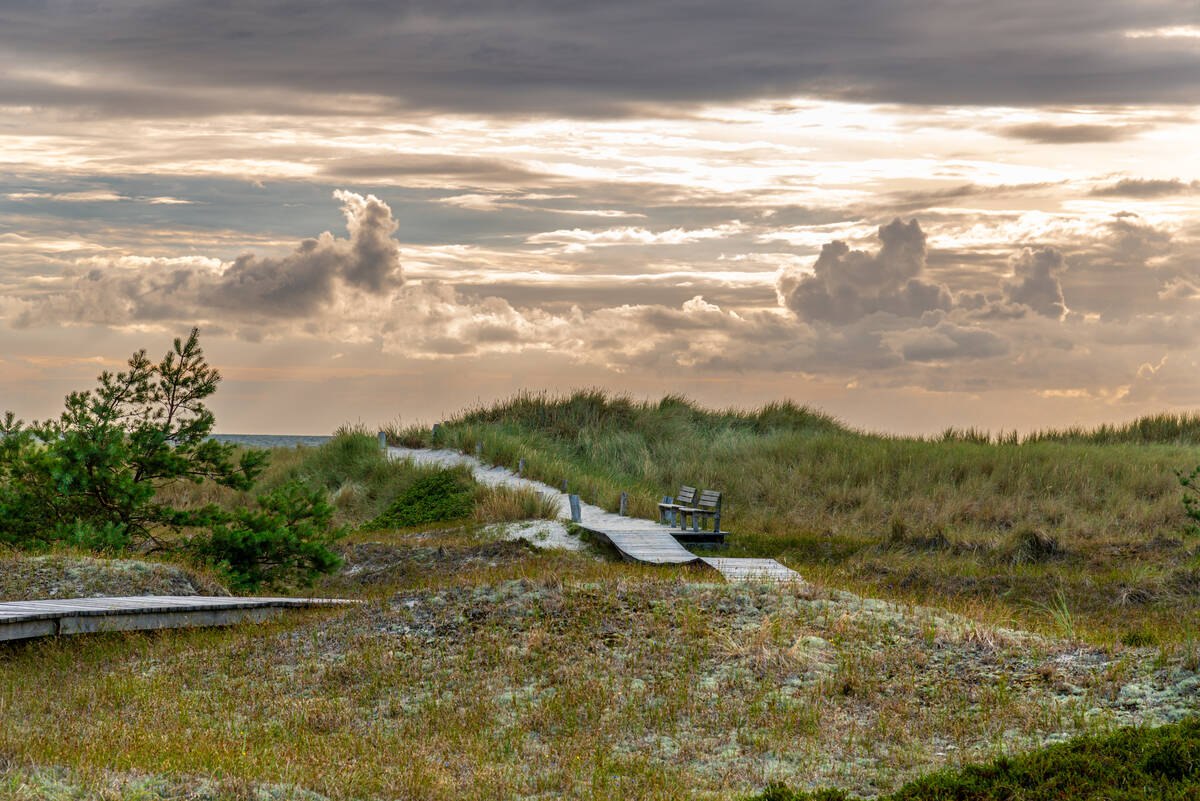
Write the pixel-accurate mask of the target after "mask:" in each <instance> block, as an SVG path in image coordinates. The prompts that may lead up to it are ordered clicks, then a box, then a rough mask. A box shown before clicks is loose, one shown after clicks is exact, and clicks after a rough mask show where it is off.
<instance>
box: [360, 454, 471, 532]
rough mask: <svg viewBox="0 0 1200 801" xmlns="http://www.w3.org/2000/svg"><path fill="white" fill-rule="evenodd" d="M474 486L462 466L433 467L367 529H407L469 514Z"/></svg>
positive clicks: (457, 518) (468, 473)
mask: <svg viewBox="0 0 1200 801" xmlns="http://www.w3.org/2000/svg"><path fill="white" fill-rule="evenodd" d="M475 493H476V485H475V482H474V480H473V479H472V478H471V474H470V472H469V471H468V470H467V469H466V468H463V467H456V468H452V469H448V470H435V471H434V472H432V473H429V474H427V475H425V476H422V477H421V478H419V479H417V480H416V481H415V482H413V484H412V485H411V486H409V487H408V489H406V490H404V491H403V492H402V493H400V495H398V496H397V497H396V499H395V500H394V501H393V502H392V504H391V505H390V506H388V508H387V510H385V511H384V512H383V514H381V515H379V517H377V518H375V519H374V520H373V521H371V522H370V523H369V524H368V525H367V527H368V528H407V527H409V526H419V525H424V524H426V523H442V522H445V521H447V520H459V519H462V518H465V517H469V516H470V515H471V513H472V511H473V510H474V507H475Z"/></svg>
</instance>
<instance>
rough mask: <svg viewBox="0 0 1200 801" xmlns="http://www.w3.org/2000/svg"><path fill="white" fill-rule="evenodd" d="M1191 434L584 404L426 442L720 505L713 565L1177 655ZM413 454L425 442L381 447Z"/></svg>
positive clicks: (1185, 643) (637, 507) (518, 408)
mask: <svg viewBox="0 0 1200 801" xmlns="http://www.w3.org/2000/svg"><path fill="white" fill-rule="evenodd" d="M1196 429H1197V425H1196V424H1195V420H1193V419H1192V418H1178V417H1170V416H1161V417H1158V418H1150V419H1148V420H1147V421H1144V423H1135V424H1131V425H1128V426H1123V427H1109V428H1107V429H1100V430H1097V431H1096V432H1091V433H1090V434H1089V432H1081V431H1062V432H1041V433H1038V434H1036V435H1031V436H1029V437H1026V438H1024V439H1022V438H1017V437H1014V436H1011V435H1006V436H1002V437H998V438H997V437H988V436H986V435H984V434H982V433H980V432H971V431H950V432H947V434H946V435H945V436H942V437H937V438H904V437H886V436H879V435H873V434H869V433H864V432H859V431H853V430H849V429H847V428H845V427H843V426H840V425H838V424H837V423H836V422H835V421H833V420H831V419H830V418H828V417H827V416H825V415H822V414H820V413H817V412H814V411H812V410H810V409H806V408H803V407H797V406H793V405H790V404H786V403H784V404H774V405H770V406H767V407H764V408H763V409H760V410H758V411H755V412H736V411H708V410H704V409H700V408H698V407H696V406H694V405H693V404H690V403H688V402H687V401H686V400H684V399H681V398H675V397H668V398H664V399H663V400H662V401H661V402H659V403H637V402H633V401H630V400H628V399H626V398H622V397H617V396H607V395H604V394H603V393H599V392H580V393H576V394H574V395H572V396H569V397H562V398H554V397H547V396H533V395H522V396H518V397H516V398H514V399H512V400H510V401H507V402H504V403H499V404H496V405H494V406H490V407H485V408H479V409H474V410H470V411H467V412H464V413H463V414H460V415H458V416H456V417H454V418H452V419H450V420H448V421H446V422H445V423H443V424H442V425H441V426H440V428H439V442H438V444H441V445H445V446H449V447H455V448H458V449H460V450H464V451H467V452H472V451H473V450H474V448H475V447H476V443H479V444H480V445H481V446H482V449H483V454H484V456H485V458H486V459H488V460H489V461H492V462H494V463H498V464H504V465H506V466H509V467H515V466H516V463H517V461H518V460H519V459H521V458H525V459H526V468H525V473H526V475H530V476H532V477H536V478H539V479H541V480H544V481H546V482H547V483H550V484H552V485H554V486H558V485H560V484H561V483H562V482H563V481H564V480H565V481H567V482H568V484H569V485H570V486H571V487H572V488H573V489H574V490H575V491H577V492H579V493H580V494H582V495H583V496H584V499H585V500H588V501H595V502H597V503H598V504H599V505H601V506H604V507H606V508H609V509H613V510H615V509H616V507H617V504H618V499H619V495H620V492H622V491H625V492H628V493H629V495H630V506H631V510H632V512H633V513H634V514H637V515H640V516H644V517H653V516H654V513H655V506H654V505H655V504H656V503H657V501H658V500H660V499H661V496H662V495H664V494H673V493H674V491H675V489H676V488H677V487H679V486H680V485H681V484H685V483H686V484H695V485H700V486H703V487H710V488H717V489H721V490H724V491H725V493H726V504H727V505H726V513H725V519H724V522H725V524H726V527H727V528H730V529H732V530H734V531H735V532H736V535H737V536H735V537H733V538H731V545H730V549H729V551H728V554H729V555H731V556H769V557H774V558H777V559H780V560H781V561H784V562H785V563H786V564H788V565H789V566H791V567H793V568H795V569H797V570H799V571H800V572H801V573H802V574H805V575H809V574H813V575H819V576H820V577H821V578H822V579H823V580H825V581H828V582H832V583H840V584H842V585H844V586H847V587H849V588H853V589H855V590H857V591H862V592H866V593H869V594H871V595H878V596H883V597H890V598H895V599H904V600H908V601H912V602H919V603H929V604H935V605H943V606H949V607H951V608H955V609H958V610H960V611H969V612H970V613H972V614H985V615H988V616H991V617H994V618H998V619H1001V620H1004V621H1007V622H1009V623H1011V624H1014V625H1016V624H1019V625H1021V626H1024V627H1036V628H1038V629H1040V630H1042V631H1045V632H1048V633H1050V632H1056V633H1059V634H1064V635H1070V636H1084V637H1089V638H1091V639H1093V640H1095V641H1098V642H1099V641H1117V640H1120V639H1122V638H1125V639H1126V640H1130V641H1146V640H1150V641H1153V642H1156V643H1160V644H1163V645H1167V646H1170V647H1175V646H1179V647H1186V648H1193V649H1194V648H1197V647H1200V646H1198V643H1200V630H1198V629H1197V625H1196V623H1195V620H1196V619H1197V612H1198V611H1200V538H1198V537H1197V536H1196V535H1193V534H1189V533H1188V531H1187V529H1188V524H1189V522H1190V521H1189V520H1188V518H1187V517H1186V515H1185V513H1184V508H1183V505H1182V503H1181V488H1180V486H1179V483H1178V479H1177V477H1176V473H1175V471H1184V472H1187V471H1190V470H1191V469H1192V468H1193V467H1194V466H1195V464H1196V463H1197V461H1200V450H1197V448H1196V444H1195V437H1194V434H1195V431H1196ZM390 436H392V437H393V439H394V441H396V442H397V443H404V444H425V445H428V444H431V442H432V438H431V435H430V433H429V431H428V430H426V429H425V428H423V427H422V428H417V427H411V428H408V429H395V430H393V431H391V432H390Z"/></svg>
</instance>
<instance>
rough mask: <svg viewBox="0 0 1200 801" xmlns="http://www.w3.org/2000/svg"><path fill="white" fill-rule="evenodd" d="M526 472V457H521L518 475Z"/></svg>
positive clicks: (518, 464)
mask: <svg viewBox="0 0 1200 801" xmlns="http://www.w3.org/2000/svg"><path fill="white" fill-rule="evenodd" d="M524 472H525V457H524V456H522V457H521V461H519V462H517V475H518V476H519V475H522V474H524Z"/></svg>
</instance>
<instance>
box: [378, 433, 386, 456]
mask: <svg viewBox="0 0 1200 801" xmlns="http://www.w3.org/2000/svg"><path fill="white" fill-rule="evenodd" d="M379 449H380V450H382V451H386V450H387V434H386V433H385V432H383V431H380V432H379Z"/></svg>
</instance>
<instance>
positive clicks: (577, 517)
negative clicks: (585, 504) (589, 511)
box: [567, 495, 583, 523]
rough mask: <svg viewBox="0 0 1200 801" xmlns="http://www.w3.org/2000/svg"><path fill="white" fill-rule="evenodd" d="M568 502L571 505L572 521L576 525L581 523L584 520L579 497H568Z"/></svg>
mask: <svg viewBox="0 0 1200 801" xmlns="http://www.w3.org/2000/svg"><path fill="white" fill-rule="evenodd" d="M567 501H568V503H570V504H571V520H572V521H573V522H575V523H579V522H581V521H582V520H583V510H582V509H581V508H580V506H579V496H578V495H568V496H567Z"/></svg>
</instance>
